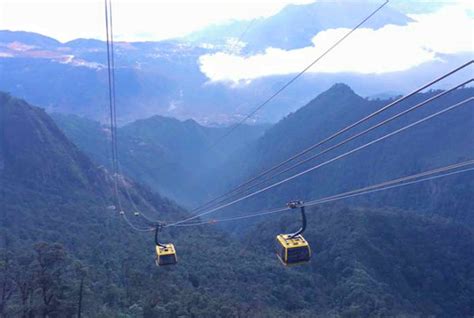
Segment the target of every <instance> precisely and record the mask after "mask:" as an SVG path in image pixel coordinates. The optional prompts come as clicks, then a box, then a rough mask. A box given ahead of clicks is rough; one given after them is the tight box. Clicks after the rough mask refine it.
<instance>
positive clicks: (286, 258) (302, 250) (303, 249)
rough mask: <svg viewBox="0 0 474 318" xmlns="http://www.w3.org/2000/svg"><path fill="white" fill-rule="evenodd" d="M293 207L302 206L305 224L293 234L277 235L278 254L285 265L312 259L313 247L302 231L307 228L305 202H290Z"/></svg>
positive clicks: (289, 204)
mask: <svg viewBox="0 0 474 318" xmlns="http://www.w3.org/2000/svg"><path fill="white" fill-rule="evenodd" d="M288 207H289V208H291V209H296V208H300V209H301V216H302V221H303V226H302V227H301V228H300V229H299V230H298V231H297V232H295V233H293V234H280V235H277V237H276V242H275V243H276V254H277V256H278V258H279V259H280V261H281V262H282V263H283V264H284V265H295V264H301V263H306V262H308V261H309V260H310V259H311V248H310V246H309V243H308V242H307V241H306V240H305V239H304V237H303V235H301V233H303V232H304V230H305V229H306V214H305V209H304V205H303V202H301V201H292V202H290V203H288Z"/></svg>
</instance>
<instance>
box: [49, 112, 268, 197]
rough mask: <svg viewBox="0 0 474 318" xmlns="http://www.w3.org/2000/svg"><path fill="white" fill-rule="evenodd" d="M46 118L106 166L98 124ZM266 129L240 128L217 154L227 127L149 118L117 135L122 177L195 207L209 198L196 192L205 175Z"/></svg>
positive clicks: (66, 117)
mask: <svg viewBox="0 0 474 318" xmlns="http://www.w3.org/2000/svg"><path fill="white" fill-rule="evenodd" d="M52 117H53V118H54V120H55V121H56V122H57V123H58V125H59V126H60V127H61V129H62V130H63V131H64V132H65V133H66V135H67V136H68V137H69V138H71V140H73V141H74V143H76V144H77V145H78V146H79V147H80V148H81V149H82V150H83V151H84V152H85V153H87V154H88V155H90V156H91V157H92V158H93V159H94V160H95V161H96V162H99V163H101V164H104V165H109V164H110V161H109V159H108V158H109V154H108V152H109V149H108V145H109V140H108V138H109V130H108V128H107V127H106V126H103V125H101V124H100V123H98V122H94V121H92V120H89V119H86V118H81V117H78V116H74V115H64V114H53V115H52ZM267 127H268V126H267V125H256V126H247V125H244V126H243V127H241V128H240V129H239V130H238V131H236V133H235V134H232V135H230V136H229V139H228V140H226V142H225V143H222V144H221V145H220V147H219V148H217V147H213V145H214V143H215V142H216V141H217V140H218V139H219V138H221V137H222V136H223V135H224V134H226V133H227V132H228V131H229V128H227V127H204V126H201V125H199V124H198V123H196V122H195V121H193V120H187V121H179V120H177V119H174V118H167V117H162V116H153V117H151V118H148V119H144V120H138V121H136V122H133V123H131V124H128V125H125V126H123V127H120V128H119V129H118V138H119V142H118V147H119V152H120V157H121V160H120V161H121V164H122V166H123V169H124V171H125V172H126V173H127V174H128V175H130V176H132V177H133V178H135V179H137V180H139V181H140V182H142V183H144V184H146V185H149V186H150V187H152V189H153V190H155V191H157V192H159V193H162V194H164V195H166V196H168V197H171V198H174V199H176V200H179V202H180V203H182V204H190V203H193V202H195V201H196V200H197V199H198V198H199V197H202V196H206V195H209V193H208V189H205V188H202V187H199V184H200V183H201V182H202V178H203V177H208V176H207V175H206V172H207V171H209V170H210V169H212V168H213V167H214V166H216V165H221V164H223V162H225V161H226V160H228V156H229V155H230V154H232V153H233V152H235V151H236V150H238V149H240V148H242V147H244V146H246V145H247V144H248V143H250V142H252V141H254V140H255V139H257V138H258V137H260V136H261V135H262V134H263V132H264V131H265V129H266V128H267Z"/></svg>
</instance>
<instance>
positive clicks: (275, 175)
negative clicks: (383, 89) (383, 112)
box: [191, 79, 474, 212]
mask: <svg viewBox="0 0 474 318" xmlns="http://www.w3.org/2000/svg"><path fill="white" fill-rule="evenodd" d="M472 81H474V79H470V80H467V81H465V82H463V83H461V84H459V85H457V86H455V87H453V88H450V89H449V90H446V91H443V92H441V93H439V94H437V95H435V96H432V97H430V98H428V99H426V100H425V101H423V102H420V103H418V104H416V105H415V106H412V107H410V108H409V109H407V110H405V111H402V112H400V113H398V114H396V115H394V116H392V117H390V118H388V119H386V120H384V121H382V122H380V123H378V124H376V125H374V126H372V127H370V128H368V129H366V130H364V131H362V132H359V133H358V134H356V135H353V136H351V137H349V138H347V139H345V140H343V141H341V142H339V143H338V144H335V145H333V146H331V147H330V148H327V149H325V150H323V151H321V152H319V153H317V154H315V155H313V156H311V157H309V158H307V159H305V160H302V161H300V162H298V163H296V164H294V165H292V166H290V167H288V168H286V169H284V170H282V171H280V172H278V173H276V174H273V175H270V176H267V178H265V179H264V180H262V181H260V182H259V183H257V184H254V185H251V186H250V187H247V188H245V189H243V190H241V191H237V192H236V193H234V194H233V195H232V196H231V197H227V198H224V199H222V200H219V201H217V202H216V204H222V203H224V202H225V201H227V200H230V199H234V198H236V196H237V197H238V196H239V195H241V194H242V193H244V192H246V191H248V190H250V189H252V188H256V187H258V186H261V185H263V184H265V183H266V182H267V181H269V180H271V179H273V178H275V177H277V176H279V175H281V174H283V173H285V172H288V171H290V170H292V169H294V168H296V167H298V166H300V165H302V164H304V163H307V162H309V161H311V160H314V159H316V158H318V157H320V156H321V155H323V154H325V153H327V152H329V151H331V150H333V149H335V148H338V147H340V146H342V145H344V144H346V143H348V142H350V141H352V140H354V139H356V138H358V137H360V136H362V135H365V134H367V133H368V132H370V131H372V130H374V129H376V128H378V127H380V126H382V125H384V124H386V123H388V122H390V121H393V120H395V119H397V118H399V117H401V116H403V115H405V114H407V113H409V112H412V111H414V110H416V109H418V108H420V107H423V106H425V105H426V104H428V103H430V102H432V101H434V100H436V99H438V98H441V97H442V96H444V95H446V94H449V93H450V92H452V91H454V90H456V89H458V88H460V87H463V86H465V85H467V84H469V83H470V82H472ZM223 196H224V195H223ZM191 212H195V211H194V210H193V211H191Z"/></svg>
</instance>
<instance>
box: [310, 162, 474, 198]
mask: <svg viewBox="0 0 474 318" xmlns="http://www.w3.org/2000/svg"><path fill="white" fill-rule="evenodd" d="M468 171H474V167H473V168H467V169H462V170H457V171H453V172H449V173H445V174H440V175H436V176H431V177H425V178H422V179H419V180H414V181H409V182H405V183H401V184H395V185H391V186H385V187H381V188H377V189H372V190H367V191H363V192H358V193H353V194H349V195H345V196H340V197H335V198H331V199H326V200H321V201H312V202H308V204H307V206H314V205H318V204H323V203H329V202H333V201H338V200H342V199H348V198H352V197H356V196H361V195H365V194H370V193H374V192H380V191H384V190H389V189H394V188H399V187H403V186H407V185H411V184H415V183H419V182H423V181H429V180H434V179H439V178H443V177H447V176H451V175H454V174H459V173H464V172H468Z"/></svg>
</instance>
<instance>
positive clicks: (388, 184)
mask: <svg viewBox="0 0 474 318" xmlns="http://www.w3.org/2000/svg"><path fill="white" fill-rule="evenodd" d="M472 164H474V160H468V161H465V162H461V163H458V164H453V165H450V166H446V167H441V168H437V169H433V170H430V171H425V172H421V173H418V174H415V175H410V176H406V177H401V178H398V179H395V180H390V181H385V182H382V183H379V184H375V185H371V186H368V187H364V188H360V189H356V190H352V191H348V192H344V193H340V194H336V195H333V196H329V197H324V198H321V199H317V200H312V201H308V202H306V203H305V204H304V205H305V206H314V205H318V204H323V203H328V202H333V201H338V200H343V199H347V198H351V197H355V196H360V195H365V194H370V193H374V192H378V191H384V190H389V189H393V188H398V187H403V186H406V185H411V184H415V183H419V182H423V181H429V180H434V179H438V178H442V177H446V176H451V175H454V174H459V173H464V172H468V171H474V167H472V168H467V169H462V170H457V171H452V172H447V173H444V174H438V173H441V172H446V171H448V170H453V169H458V168H461V167H465V166H468V165H472ZM434 174H438V175H435V176H433V175H434ZM422 177H424V178H422ZM418 178H421V179H418ZM413 179H418V180H414V181H411V180H413ZM289 210H291V209H290V208H287V207H285V208H280V209H273V210H268V211H264V212H258V213H253V214H248V215H243V216H237V217H230V218H223V219H216V220H210V221H203V222H196V223H187V224H176V225H170V226H175V227H188V226H196V225H206V224H215V223H221V222H228V221H236V220H242V219H249V218H254V217H259V216H264V215H269V214H275V213H281V212H284V211H289Z"/></svg>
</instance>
